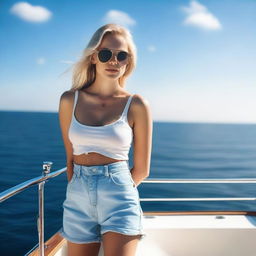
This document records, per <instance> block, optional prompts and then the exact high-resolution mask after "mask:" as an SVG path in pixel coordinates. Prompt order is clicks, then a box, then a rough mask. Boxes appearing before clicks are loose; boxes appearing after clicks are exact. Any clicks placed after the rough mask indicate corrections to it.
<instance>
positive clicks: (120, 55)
mask: <svg viewBox="0 0 256 256" xmlns="http://www.w3.org/2000/svg"><path fill="white" fill-rule="evenodd" d="M127 57H128V54H127V52H119V53H118V55H117V60H118V61H124V60H126V59H127Z"/></svg>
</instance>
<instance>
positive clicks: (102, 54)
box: [96, 48, 131, 63]
mask: <svg viewBox="0 0 256 256" xmlns="http://www.w3.org/2000/svg"><path fill="white" fill-rule="evenodd" d="M96 52H98V59H99V61H100V62H103V63H105V62H108V61H109V60H110V59H111V58H112V56H113V54H114V53H113V52H114V50H111V49H107V48H104V49H101V50H98V51H96ZM115 52H118V53H117V54H115V56H116V57H117V60H118V61H119V62H122V61H127V60H128V58H129V57H131V55H130V54H129V53H128V52H126V51H115Z"/></svg>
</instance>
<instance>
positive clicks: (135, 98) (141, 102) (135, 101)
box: [132, 93, 149, 108]
mask: <svg viewBox="0 0 256 256" xmlns="http://www.w3.org/2000/svg"><path fill="white" fill-rule="evenodd" d="M132 105H133V106H135V107H137V108H146V107H149V101H148V100H147V99H146V98H144V97H143V96H142V95H140V94H137V93H136V94H133V95H132Z"/></svg>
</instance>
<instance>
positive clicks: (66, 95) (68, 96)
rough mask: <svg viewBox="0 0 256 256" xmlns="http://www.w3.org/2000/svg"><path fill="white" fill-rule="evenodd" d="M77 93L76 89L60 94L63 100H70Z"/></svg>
mask: <svg viewBox="0 0 256 256" xmlns="http://www.w3.org/2000/svg"><path fill="white" fill-rule="evenodd" d="M74 95H75V90H67V91H65V92H63V93H62V94H61V96H60V98H61V99H62V100H70V99H73V98H74Z"/></svg>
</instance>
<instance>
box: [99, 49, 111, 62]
mask: <svg viewBox="0 0 256 256" xmlns="http://www.w3.org/2000/svg"><path fill="white" fill-rule="evenodd" d="M111 56H112V52H111V51H109V50H101V51H99V53H98V57H99V60H100V61H101V62H107V61H109V60H110V59H111Z"/></svg>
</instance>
